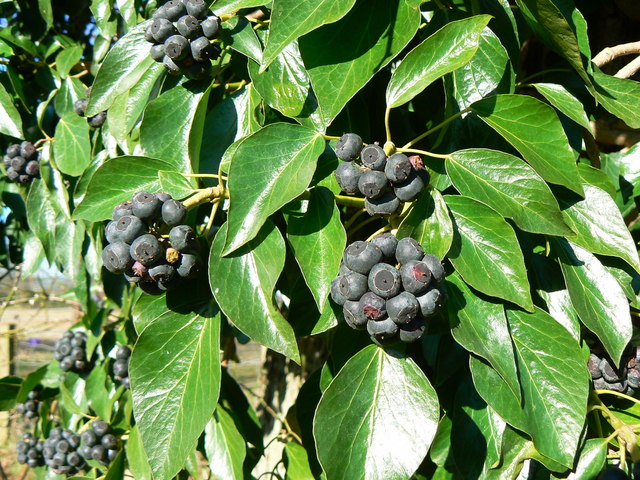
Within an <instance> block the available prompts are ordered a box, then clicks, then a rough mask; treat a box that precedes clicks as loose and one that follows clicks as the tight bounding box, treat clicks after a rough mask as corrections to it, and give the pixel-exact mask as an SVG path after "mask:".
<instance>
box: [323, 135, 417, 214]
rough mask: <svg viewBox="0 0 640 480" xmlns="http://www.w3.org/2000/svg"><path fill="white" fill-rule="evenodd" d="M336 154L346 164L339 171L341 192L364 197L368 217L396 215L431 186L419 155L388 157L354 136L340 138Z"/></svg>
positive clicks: (378, 148) (401, 154)
mask: <svg viewBox="0 0 640 480" xmlns="http://www.w3.org/2000/svg"><path fill="white" fill-rule="evenodd" d="M335 152H336V155H337V156H338V158H339V159H340V160H344V162H341V163H340V165H338V168H337V169H336V180H337V181H338V184H339V185H340V188H341V189H342V191H343V192H345V193H347V194H348V195H354V194H356V193H358V192H360V193H361V194H362V195H364V196H365V201H364V206H365V208H366V209H367V212H368V213H369V215H393V214H394V213H396V212H397V211H398V210H399V209H400V206H401V204H402V202H412V201H413V200H415V199H416V198H418V195H420V193H421V192H422V191H423V190H424V188H425V186H426V185H428V184H429V173H428V172H427V171H426V170H425V168H424V163H423V162H422V159H421V158H420V157H419V156H418V155H413V156H411V157H407V156H406V155H405V154H404V153H394V154H393V155H391V156H390V157H387V154H386V153H385V151H384V149H382V147H380V145H378V144H377V143H373V144H371V145H366V146H363V143H362V139H361V138H360V137H359V136H358V135H356V134H355V133H345V134H344V135H343V136H342V137H340V140H339V141H338V143H337V144H336V148H335Z"/></svg>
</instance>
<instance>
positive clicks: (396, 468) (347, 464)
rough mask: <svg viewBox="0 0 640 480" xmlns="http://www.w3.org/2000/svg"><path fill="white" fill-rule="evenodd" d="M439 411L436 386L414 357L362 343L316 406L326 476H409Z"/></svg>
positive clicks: (431, 434) (316, 434)
mask: <svg viewBox="0 0 640 480" xmlns="http://www.w3.org/2000/svg"><path fill="white" fill-rule="evenodd" d="M439 411H440V406H439V404H438V397H437V395H436V392H435V390H434V389H433V387H432V386H431V384H430V383H429V380H427V377H425V375H424V373H422V371H421V370H420V368H418V366H417V365H416V364H415V363H414V361H413V360H411V359H409V358H402V357H398V356H393V355H390V354H388V353H386V352H385V351H384V350H383V349H382V348H378V347H376V346H375V345H370V346H368V347H366V348H364V349H363V350H361V351H360V352H358V353H357V354H356V355H354V356H353V357H352V358H351V359H350V360H349V361H348V362H347V363H346V364H345V365H344V367H342V369H341V370H340V372H339V373H338V375H336V377H335V378H334V379H333V381H332V382H331V384H330V385H329V387H328V388H327V389H326V390H325V391H324V393H323V395H322V398H321V400H320V403H319V404H318V408H317V410H316V416H315V419H314V423H313V434H314V437H315V439H316V445H317V450H318V459H319V460H320V463H321V464H322V468H323V469H324V471H325V473H326V475H327V478H331V479H334V480H339V479H348V480H358V479H365V478H366V479H369V480H374V479H380V480H383V479H384V480H388V479H390V478H409V477H410V476H411V475H413V473H414V472H415V471H416V469H417V468H418V467H419V466H420V463H421V462H422V459H423V458H424V457H425V455H426V454H427V451H428V450H429V446H430V445H431V441H432V440H433V438H434V436H435V433H436V429H437V426H438V417H439Z"/></svg>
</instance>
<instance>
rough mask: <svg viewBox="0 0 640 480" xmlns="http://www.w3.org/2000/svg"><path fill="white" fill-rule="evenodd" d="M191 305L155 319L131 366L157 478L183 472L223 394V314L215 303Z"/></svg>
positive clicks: (137, 407) (163, 479)
mask: <svg viewBox="0 0 640 480" xmlns="http://www.w3.org/2000/svg"><path fill="white" fill-rule="evenodd" d="M190 307H191V308H188V309H184V310H181V311H180V312H178V311H173V310H170V309H169V310H165V311H164V312H162V313H161V314H160V315H159V316H158V317H156V318H155V319H153V321H152V322H150V323H149V324H148V325H147V327H146V328H145V329H144V330H143V331H142V333H141V334H140V336H139V337H138V341H137V342H136V345H135V347H134V349H133V354H132V356H131V360H130V365H129V372H130V379H131V391H132V394H133V407H134V412H135V418H136V424H137V426H138V428H139V429H140V435H141V437H142V443H143V445H144V450H145V452H146V454H147V458H148V460H149V465H150V466H151V471H152V473H153V478H154V479H157V480H169V479H171V478H173V477H174V476H175V475H176V474H177V473H178V472H179V471H180V470H181V469H182V467H183V465H184V462H185V459H186V458H187V455H189V453H191V451H192V450H193V449H194V448H195V447H196V444H197V441H198V438H199V437H200V434H201V433H202V432H203V430H204V428H205V426H206V424H207V422H208V421H209V419H210V418H211V414H212V413H213V410H214V409H215V406H216V403H217V399H218V394H219V392H220V375H221V373H220V355H219V351H220V314H219V312H218V311H217V309H216V308H215V307H213V306H212V305H211V304H205V305H202V304H199V305H196V306H194V305H193V303H192V304H191V305H190Z"/></svg>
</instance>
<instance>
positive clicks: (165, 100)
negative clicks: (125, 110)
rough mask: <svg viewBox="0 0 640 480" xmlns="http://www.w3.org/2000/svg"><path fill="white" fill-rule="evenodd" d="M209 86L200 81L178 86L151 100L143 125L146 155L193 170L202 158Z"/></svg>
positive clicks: (143, 146) (142, 134) (143, 143)
mask: <svg viewBox="0 0 640 480" xmlns="http://www.w3.org/2000/svg"><path fill="white" fill-rule="evenodd" d="M209 92H210V89H209V87H208V86H204V85H202V84H200V83H198V84H195V85H192V84H191V82H189V83H187V84H182V85H178V86H176V87H174V88H172V89H170V90H168V91H166V92H164V93H163V94H162V95H160V96H159V97H158V98H156V99H154V100H152V101H151V102H149V105H147V108H146V109H145V111H144V117H143V118H142V123H141V124H140V146H141V147H142V151H143V153H144V155H146V156H148V157H152V158H158V159H160V160H164V161H165V162H167V163H169V164H171V165H172V166H173V167H174V169H175V170H178V171H180V172H185V173H190V172H191V171H192V169H191V159H192V158H194V159H197V158H199V157H200V143H201V139H202V131H203V128H204V119H205V116H206V112H207V108H206V107H207V100H208V98H209Z"/></svg>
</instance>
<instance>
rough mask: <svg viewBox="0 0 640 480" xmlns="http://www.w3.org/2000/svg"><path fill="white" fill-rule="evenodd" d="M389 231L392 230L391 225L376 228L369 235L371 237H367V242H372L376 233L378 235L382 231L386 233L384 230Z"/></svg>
mask: <svg viewBox="0 0 640 480" xmlns="http://www.w3.org/2000/svg"><path fill="white" fill-rule="evenodd" d="M389 231H391V225H385V226H384V227H382V228H380V229H379V230H376V231H375V232H373V233H372V234H371V235H369V238H367V242H370V241H371V239H372V238H373V237H375V236H376V235H378V234H380V233H384V232H389Z"/></svg>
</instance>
